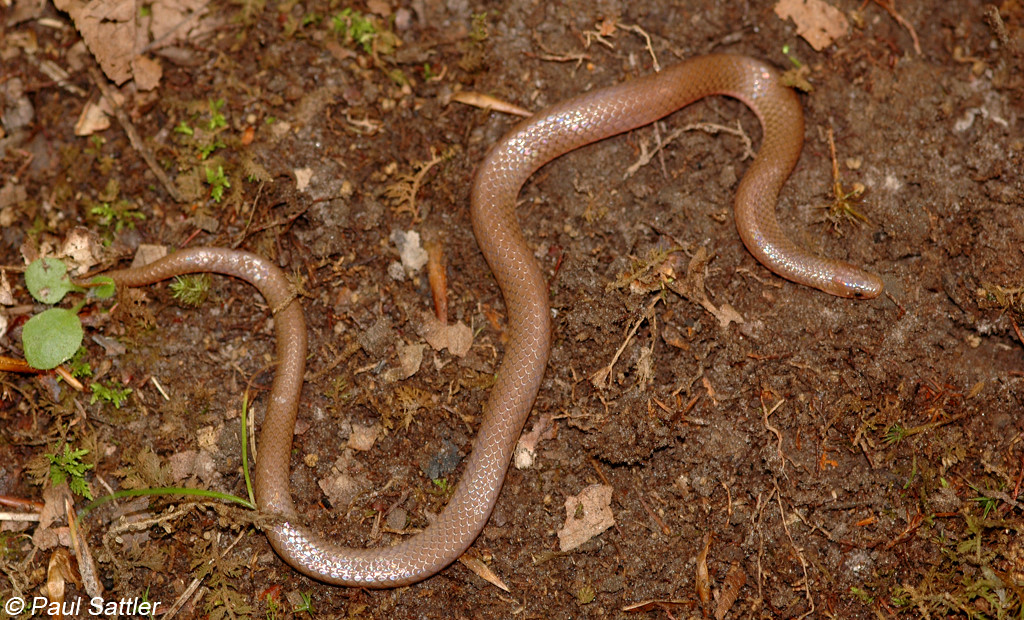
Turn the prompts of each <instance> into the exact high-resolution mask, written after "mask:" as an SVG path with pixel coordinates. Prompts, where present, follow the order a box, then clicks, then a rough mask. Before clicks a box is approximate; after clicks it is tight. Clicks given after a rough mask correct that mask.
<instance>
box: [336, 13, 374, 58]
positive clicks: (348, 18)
mask: <svg viewBox="0 0 1024 620" xmlns="http://www.w3.org/2000/svg"><path fill="white" fill-rule="evenodd" d="M331 27H332V28H333V29H334V31H335V32H338V33H341V34H343V35H344V36H345V40H346V41H352V42H354V43H356V44H357V45H359V46H361V47H362V48H363V51H364V52H366V53H367V54H369V53H371V52H372V51H373V39H374V37H376V36H377V27H376V26H375V25H374V24H373V21H372V20H370V19H369V18H367V17H364V16H363V14H362V13H360V12H359V11H353V10H352V9H351V8H344V9H342V10H341V12H340V13H338V14H337V15H335V16H334V17H332V18H331Z"/></svg>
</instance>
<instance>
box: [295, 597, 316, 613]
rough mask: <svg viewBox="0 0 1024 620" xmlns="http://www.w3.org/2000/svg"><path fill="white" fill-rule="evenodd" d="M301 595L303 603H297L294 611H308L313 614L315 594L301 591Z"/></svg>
mask: <svg viewBox="0 0 1024 620" xmlns="http://www.w3.org/2000/svg"><path fill="white" fill-rule="evenodd" d="M299 596H300V597H301V598H302V604H301V605H297V606H296V607H295V609H293V610H292V611H294V612H295V613H297V614H301V613H302V612H306V613H307V614H309V615H310V616H312V615H313V596H312V595H311V594H310V593H308V592H299Z"/></svg>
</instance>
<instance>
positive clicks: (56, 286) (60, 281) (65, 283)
mask: <svg viewBox="0 0 1024 620" xmlns="http://www.w3.org/2000/svg"><path fill="white" fill-rule="evenodd" d="M25 286H27V287H28V292H29V293H32V296H33V297H35V298H36V300H37V301H41V302H43V303H44V304H55V303H57V302H59V301H60V300H61V299H64V296H65V295H67V293H68V291H71V290H74V288H75V285H74V284H72V283H71V279H70V278H68V268H67V266H65V265H64V263H62V262H61V261H59V260H57V259H56V258H40V259H39V260H34V261H32V264H30V265H29V266H28V268H27V269H25Z"/></svg>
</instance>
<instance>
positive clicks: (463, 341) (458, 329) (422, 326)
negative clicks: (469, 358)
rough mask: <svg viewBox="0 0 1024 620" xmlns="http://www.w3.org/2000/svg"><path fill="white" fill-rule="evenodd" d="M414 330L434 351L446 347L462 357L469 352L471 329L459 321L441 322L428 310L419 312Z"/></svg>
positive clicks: (471, 339) (471, 338)
mask: <svg viewBox="0 0 1024 620" xmlns="http://www.w3.org/2000/svg"><path fill="white" fill-rule="evenodd" d="M416 332H417V333H418V334H419V335H420V336H422V337H423V339H424V340H426V341H427V344H429V345H430V346H431V347H433V349H434V350H435V351H440V350H441V349H448V351H449V352H450V353H451V354H452V355H454V356H456V357H463V356H465V355H466V354H467V353H469V349H470V347H472V346H473V330H471V329H470V328H469V326H468V325H466V324H465V323H463V322H462V321H459V322H457V323H442V322H441V321H440V320H439V319H438V318H437V317H436V316H434V315H433V314H431V313H430V312H421V313H420V321H419V325H417V326H416Z"/></svg>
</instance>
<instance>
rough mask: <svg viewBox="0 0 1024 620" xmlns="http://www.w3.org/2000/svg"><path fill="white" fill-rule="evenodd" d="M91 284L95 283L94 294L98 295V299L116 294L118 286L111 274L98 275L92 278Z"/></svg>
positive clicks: (108, 297)
mask: <svg viewBox="0 0 1024 620" xmlns="http://www.w3.org/2000/svg"><path fill="white" fill-rule="evenodd" d="M91 284H92V285H93V289H92V294H93V295H95V296H96V299H110V298H111V297H113V296H114V292H115V290H116V287H115V285H114V279H113V278H111V277H110V276H96V277H95V278H93V279H92V282H91Z"/></svg>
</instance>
